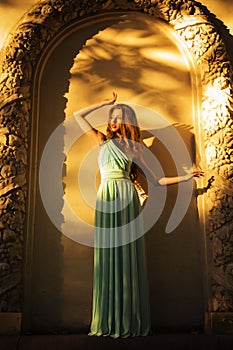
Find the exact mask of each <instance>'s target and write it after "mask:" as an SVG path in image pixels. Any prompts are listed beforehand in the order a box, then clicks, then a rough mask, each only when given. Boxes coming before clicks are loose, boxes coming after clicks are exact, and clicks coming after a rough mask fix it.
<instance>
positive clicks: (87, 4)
mask: <svg viewBox="0 0 233 350" xmlns="http://www.w3.org/2000/svg"><path fill="white" fill-rule="evenodd" d="M119 10H121V11H140V12H144V13H146V14H148V15H150V16H155V17H157V18H160V19H162V20H164V21H166V22H167V23H168V24H169V25H171V26H172V27H173V29H174V30H175V31H176V32H177V34H178V35H179V36H180V38H181V39H182V41H183V43H184V45H185V46H186V47H187V49H188V50H189V52H190V54H191V56H192V57H193V60H194V61H195V63H196V66H197V71H198V72H199V74H200V79H201V88H200V94H201V100H202V107H201V111H200V120H199V127H200V131H201V135H202V143H203V145H202V149H203V150H205V159H206V164H205V173H206V176H207V178H211V177H212V176H214V181H213V182H212V183H210V185H209V187H208V188H207V189H206V193H205V194H204V208H203V220H204V222H205V235H206V237H205V242H206V256H207V260H206V263H207V271H208V276H209V277H208V281H207V283H206V290H207V294H208V310H207V317H206V321H207V323H206V328H207V329H208V328H212V329H213V330H214V331H216V332H217V331H219V330H220V331H223V332H227V331H229V330H231V329H232V326H231V325H232V320H233V314H232V311H233V310H232V309H233V282H232V266H233V260H232V229H233V225H232V206H233V204H232V203H233V200H232V173H233V168H232V165H231V160H232V142H233V140H232V125H233V123H232V106H233V101H232V98H231V94H232V68H231V64H230V60H229V57H228V55H227V52H226V48H225V45H224V42H223V40H222V38H221V35H220V34H219V32H218V25H217V21H216V20H215V19H214V17H213V16H212V15H211V14H210V13H209V12H208V10H207V9H206V8H204V7H202V6H201V4H200V3H197V2H195V1H186V0H181V1H179V2H173V1H171V0H166V1H164V0H134V1H133V0H128V1H127V0H107V1H106V0H103V1H98V2H96V1H94V0H89V1H79V0H67V1H60V0H48V1H43V2H39V3H38V4H37V5H35V6H34V7H33V8H32V9H31V10H30V11H29V12H28V13H27V14H26V15H25V16H24V18H23V19H22V20H21V23H20V24H19V25H18V27H17V28H16V29H15V31H14V32H13V33H12V34H11V35H10V36H9V38H8V41H7V42H6V45H5V47H4V50H3V54H2V62H1V66H2V79H1V83H0V84H1V100H0V110H1V187H0V195H1V203H2V205H1V209H0V210H1V244H0V249H1V250H2V252H4V260H3V261H2V262H1V271H0V273H1V276H2V286H1V289H0V293H1V298H2V311H4V312H7V313H9V312H16V313H19V314H20V313H21V311H22V309H21V295H22V279H23V277H22V276H23V272H22V271H23V257H22V256H23V250H24V244H23V239H24V238H25V237H26V242H27V239H28V235H29V234H30V233H29V232H28V231H27V205H28V188H29V176H30V174H29V168H30V152H29V151H28V146H29V141H28V138H29V136H30V127H31V119H32V105H31V101H32V95H31V94H32V85H33V79H34V73H35V69H36V67H37V65H38V63H39V60H40V57H41V54H42V53H43V51H44V50H45V49H46V48H47V46H48V45H49V43H50V42H51V41H52V40H53V38H55V37H56V36H57V35H58V33H59V32H60V31H61V30H63V29H64V28H66V27H67V26H69V25H70V24H71V23H75V22H78V21H80V20H81V19H82V18H88V16H91V15H93V14H101V13H108V12H111V13H112V12H114V11H119ZM25 244H27V243H25Z"/></svg>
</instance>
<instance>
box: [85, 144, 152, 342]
mask: <svg viewBox="0 0 233 350" xmlns="http://www.w3.org/2000/svg"><path fill="white" fill-rule="evenodd" d="M116 142H117V141H116V140H114V139H110V140H107V141H105V142H104V144H103V145H101V146H100V153H99V167H100V173H101V184H100V187H99V189H98V193H97V201H96V212H95V232H94V239H95V248H94V280H93V305H92V321H91V329H90V333H89V335H96V336H111V337H113V338H118V337H124V338H125V337H129V336H140V335H141V336H145V335H148V334H149V333H150V307H149V291H148V280H147V267H146V257H145V246H144V237H143V234H142V233H143V231H142V230H143V226H142V222H141V219H140V218H139V214H140V203H139V199H138V195H137V192H136V190H135V188H134V186H133V183H132V181H131V180H130V177H129V173H130V167H131V164H132V161H131V160H130V158H129V157H128V156H127V155H126V154H125V153H124V152H123V151H122V149H120V148H119V147H118V145H117V144H116Z"/></svg>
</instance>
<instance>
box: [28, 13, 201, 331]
mask: <svg viewBox="0 0 233 350" xmlns="http://www.w3.org/2000/svg"><path fill="white" fill-rule="evenodd" d="M170 30H171V29H170V28H168V27H167V26H166V25H164V24H163V23H161V22H160V21H158V20H155V19H153V18H151V17H150V16H147V15H142V14H140V13H138V14H135V13H133V14H130V13H129V14H127V15H122V14H116V15H115V17H114V18H111V19H110V18H107V17H106V18H101V19H99V22H98V20H96V19H93V22H89V23H87V24H86V25H85V26H82V28H78V27H77V31H76V32H72V33H71V34H70V35H69V36H66V37H65V38H63V39H62V40H61V41H60V42H59V43H57V46H56V47H54V48H53V51H52V52H48V53H45V59H47V61H46V64H45V67H44V69H43V71H42V68H41V72H40V74H41V80H40V84H39V79H38V81H37V83H38V85H37V86H38V89H39V90H40V95H39V96H40V98H39V99H38V100H36V101H35V102H36V104H37V105H38V106H39V135H38V140H39V141H38V142H39V145H38V147H39V159H40V158H41V155H42V152H43V149H44V146H45V145H46V143H47V141H48V139H49V137H50V136H51V134H52V133H53V131H54V130H55V129H56V127H57V126H58V125H60V124H61V123H63V121H64V110H65V114H66V116H67V119H66V120H68V118H69V116H70V115H71V114H72V113H73V111H75V110H77V109H80V108H82V107H85V106H88V105H90V104H92V103H94V102H96V101H99V100H102V99H103V98H106V97H109V95H110V94H111V93H112V91H117V92H118V95H119V98H120V99H122V100H123V101H124V102H127V101H128V102H131V103H134V104H136V105H138V106H140V105H141V106H145V107H146V108H148V109H151V110H156V111H157V112H158V113H159V114H160V115H162V116H163V117H164V118H165V119H167V121H168V123H171V125H172V124H174V123H177V124H176V129H177V130H178V132H179V133H180V134H181V137H182V138H183V139H184V142H185V144H186V145H187V147H188V149H189V151H190V153H191V154H192V157H193V160H194V153H195V152H194V148H193V144H192V142H193V132H192V127H191V126H190V125H193V116H192V103H193V101H192V91H191V83H190V72H189V67H188V63H187V61H186V58H185V55H184V54H183V53H182V52H181V51H179V49H178V47H177V46H176V44H175V43H174V37H172V36H171V35H170ZM91 117H92V118H97V119H96V122H97V123H98V124H99V125H102V126H103V125H106V119H107V118H106V115H98V117H97V116H96V115H93V116H91ZM141 118H142V120H144V119H145V116H144V115H143V116H141ZM187 125H188V126H187ZM104 127H105V126H104ZM155 129H156V131H157V132H158V130H159V126H158V127H157V126H156V125H155ZM64 136H65V135H63V136H62V135H61V140H60V143H59V144H57V145H56V152H57V153H56V157H54V158H53V159H51V162H54V166H55V167H56V162H57V161H58V160H59V159H61V158H62V157H63V156H64V154H63V152H64ZM84 138H85V137H84ZM84 141H85V140H84ZM91 148H92V145H91V144H90V143H88V142H86V141H85V142H82V143H80V140H77V142H76V143H75V144H74V145H73V146H72V148H71V149H70V151H69V153H68V154H67V155H66V167H65V173H64V174H63V175H64V177H63V179H64V183H65V196H67V197H66V198H68V199H69V201H70V203H72V206H74V208H73V209H74V211H75V210H76V211H77V212H79V210H80V209H79V208H78V203H79V197H78V192H77V181H76V179H77V178H76V176H77V175H75V172H76V168H77V164H78V163H79V162H80V161H81V160H82V157H83V156H85V152H86V153H88V151H89V150H90V149H91ZM149 148H150V149H151V151H152V152H153V153H154V154H155V155H156V157H157V158H158V159H159V161H160V162H161V165H162V167H163V168H164V172H165V173H167V172H169V173H170V174H169V175H174V172H173V170H174V171H175V170H176V169H175V167H174V164H173V162H172V159H171V156H170V155H169V154H168V153H166V150H165V149H164V147H163V145H161V144H159V142H158V140H156V139H154V140H153V141H152V143H151V144H150V146H149ZM169 157H170V158H169ZM168 158H169V161H168ZM76 174H77V173H76ZM48 176H49V174H48ZM50 181H53V179H52V178H50ZM48 184H49V181H48ZM176 191H177V189H176V188H174V189H171V190H170V189H169V192H170V193H169V200H168V201H167V202H166V213H165V214H164V212H163V213H162V216H161V218H160V219H159V222H157V223H156V225H155V226H154V228H153V229H151V230H150V232H149V233H148V237H147V239H148V242H149V245H148V248H149V249H148V259H149V270H150V284H151V298H152V313H153V317H152V321H153V326H154V327H158V326H163V327H170V328H174V327H175V326H177V325H178V326H177V327H181V328H182V327H183V328H187V329H190V328H192V326H193V325H195V326H197V327H201V326H202V323H203V320H202V317H203V305H202V304H203V296H202V285H201V276H200V271H201V266H200V247H199V243H200V242H199V238H198V236H199V234H200V228H199V224H198V220H197V209H196V202H195V199H192V202H191V206H190V208H189V210H188V214H187V215H186V217H185V219H184V222H182V224H181V225H180V226H179V227H178V228H177V230H176V232H174V233H172V234H171V235H165V234H164V225H165V222H166V220H167V215H168V213H169V211H171V210H172V205H173V204H174V200H175V198H176ZM38 193H39V191H38ZM56 202H57V203H54V207H56V208H57V210H60V211H59V215H60V224H61V225H62V224H63V222H64V217H62V215H61V212H62V210H61V209H62V207H63V204H64V198H63V197H62V198H61V197H60V198H58V199H57V201H56ZM75 203H76V204H75ZM51 205H52V204H51ZM76 205H77V208H75V206H76ZM35 208H36V220H35V238H34V257H33V265H32V276H33V277H32V280H31V281H30V285H31V288H30V297H29V298H28V299H27V300H25V304H26V309H27V310H29V311H28V314H27V315H26V316H25V318H26V322H25V327H24V330H25V331H26V330H30V331H32V332H36V331H37V332H38V331H40V332H42V331H43V332H49V333H51V332H82V330H85V331H86V330H88V326H89V323H90V318H91V299H92V266H93V261H92V259H93V256H92V254H93V251H92V248H90V247H87V246H83V245H81V244H79V243H77V242H75V241H73V240H70V239H69V238H67V237H66V236H64V235H63V234H61V232H60V230H58V229H56V228H55V227H54V226H53V224H52V223H51V221H50V220H49V218H48V216H47V213H46V211H45V210H44V208H43V205H42V202H41V199H40V196H39V194H38V196H37V198H36V203H35ZM58 208H60V209H58ZM84 211H85V209H84ZM92 212H93V210H92V211H89V212H88V213H90V214H88V215H87V216H88V218H87V220H89V221H90V222H91V220H92V219H91V215H92V214H91V213H92ZM190 221H191V222H192V223H193V224H192V228H191V232H190ZM78 230H79V228H77V231H78ZM187 232H188V234H187ZM197 232H198V234H197ZM171 290H172V296H171V295H169V293H170V294H171ZM181 291H182V292H181ZM194 291H195V292H194Z"/></svg>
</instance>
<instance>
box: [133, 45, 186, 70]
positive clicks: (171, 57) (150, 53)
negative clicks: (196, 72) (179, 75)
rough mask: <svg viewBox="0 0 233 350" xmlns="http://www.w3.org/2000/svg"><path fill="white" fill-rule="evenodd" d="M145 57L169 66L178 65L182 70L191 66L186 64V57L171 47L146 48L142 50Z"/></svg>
mask: <svg viewBox="0 0 233 350" xmlns="http://www.w3.org/2000/svg"><path fill="white" fill-rule="evenodd" d="M140 52H141V54H142V56H143V57H145V58H146V59H149V60H151V61H155V62H160V63H163V64H164V65H167V66H168V67H177V69H180V70H188V69H189V67H188V66H185V65H184V59H183V57H182V56H180V54H178V53H177V52H172V51H171V48H168V50H167V51H166V48H163V50H161V49H160V48H158V47H157V48H152V47H150V48H144V49H141V50H140Z"/></svg>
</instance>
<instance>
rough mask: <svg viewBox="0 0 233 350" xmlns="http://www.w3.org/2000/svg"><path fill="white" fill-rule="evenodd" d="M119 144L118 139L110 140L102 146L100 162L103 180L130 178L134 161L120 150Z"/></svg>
mask: <svg viewBox="0 0 233 350" xmlns="http://www.w3.org/2000/svg"><path fill="white" fill-rule="evenodd" d="M118 142H120V140H118V139H117V140H114V139H109V140H107V141H105V142H104V143H103V144H102V145H101V149H100V153H99V158H98V162H99V168H100V174H101V179H102V180H110V179H120V178H126V179H129V178H130V177H129V174H130V169H131V165H132V160H131V159H130V158H129V156H128V155H127V154H126V153H125V152H123V151H122V150H121V149H120V148H119V146H118V145H117V143H118Z"/></svg>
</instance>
